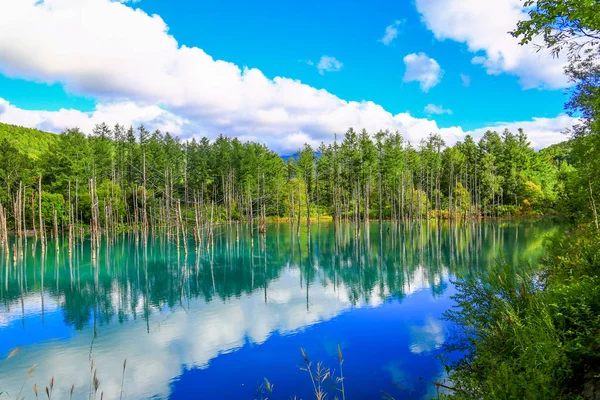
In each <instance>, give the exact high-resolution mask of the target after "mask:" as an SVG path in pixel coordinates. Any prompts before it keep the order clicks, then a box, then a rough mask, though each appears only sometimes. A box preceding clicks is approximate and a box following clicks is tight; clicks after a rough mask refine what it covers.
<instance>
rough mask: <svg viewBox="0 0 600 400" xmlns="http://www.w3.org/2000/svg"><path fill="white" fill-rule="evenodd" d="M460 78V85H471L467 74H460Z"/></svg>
mask: <svg viewBox="0 0 600 400" xmlns="http://www.w3.org/2000/svg"><path fill="white" fill-rule="evenodd" d="M460 80H461V82H462V85H463V86H464V87H469V86H471V77H470V76H469V75H466V74H460Z"/></svg>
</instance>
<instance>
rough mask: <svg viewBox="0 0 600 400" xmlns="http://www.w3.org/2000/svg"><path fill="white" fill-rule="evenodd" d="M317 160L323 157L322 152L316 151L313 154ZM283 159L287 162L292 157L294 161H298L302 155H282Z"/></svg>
mask: <svg viewBox="0 0 600 400" xmlns="http://www.w3.org/2000/svg"><path fill="white" fill-rule="evenodd" d="M313 153H314V155H315V157H316V158H319V157H321V152H320V151H314V152H313ZM280 157H281V158H283V159H284V160H285V161H287V160H288V159H289V158H290V157H291V158H293V159H294V161H298V158H299V157H300V153H297V152H296V153H294V154H288V155H280Z"/></svg>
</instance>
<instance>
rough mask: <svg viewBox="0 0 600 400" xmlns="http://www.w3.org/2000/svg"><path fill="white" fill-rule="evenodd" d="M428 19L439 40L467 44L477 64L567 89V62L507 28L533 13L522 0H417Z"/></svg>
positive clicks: (525, 81) (527, 82)
mask: <svg viewBox="0 0 600 400" xmlns="http://www.w3.org/2000/svg"><path fill="white" fill-rule="evenodd" d="M416 6H417V10H418V11H419V13H421V16H422V19H423V22H424V23H425V25H426V26H427V28H428V29H430V30H431V31H432V32H433V34H434V35H435V37H436V38H437V39H439V40H444V39H451V40H455V41H457V42H462V43H466V44H467V47H468V49H469V51H470V52H472V53H475V56H474V57H473V63H475V64H480V65H482V66H484V67H485V68H486V70H487V72H488V73H489V74H493V75H497V74H500V73H509V74H512V75H516V76H518V77H519V80H520V84H521V85H522V86H523V88H535V87H544V88H551V89H556V88H564V87H567V86H568V81H567V78H566V77H565V75H564V74H563V67H564V65H565V61H564V60H562V59H556V58H553V57H552V56H551V55H550V54H549V53H548V52H547V51H541V52H536V48H535V46H534V45H532V44H530V45H526V46H520V45H519V43H518V40H517V39H516V38H514V37H512V36H511V35H510V34H509V33H508V32H509V31H512V30H513V29H515V28H516V24H517V22H518V21H520V20H523V19H526V18H528V16H527V14H526V13H525V12H524V11H523V2H522V1H521V0H494V1H482V0H416Z"/></svg>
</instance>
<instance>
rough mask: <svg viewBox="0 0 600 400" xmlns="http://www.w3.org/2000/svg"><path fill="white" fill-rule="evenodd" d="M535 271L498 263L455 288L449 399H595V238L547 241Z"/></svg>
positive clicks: (599, 284)
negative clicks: (455, 356)
mask: <svg viewBox="0 0 600 400" xmlns="http://www.w3.org/2000/svg"><path fill="white" fill-rule="evenodd" d="M546 248H547V250H546V255H545V257H544V258H543V261H542V263H541V269H533V268H531V267H530V266H525V265H522V266H520V267H518V268H513V267H511V266H509V265H498V266H495V267H494V268H492V269H491V271H490V272H489V273H487V274H486V275H485V276H482V277H481V278H479V279H478V280H471V281H466V280H465V281H460V282H457V288H458V294H457V295H455V296H454V300H455V301H456V306H455V307H454V308H453V309H451V310H449V311H448V312H447V313H446V318H447V319H448V320H450V321H451V322H453V323H455V324H456V327H457V329H458V331H457V335H456V336H455V339H454V340H453V341H452V344H451V345H449V348H448V350H451V351H461V352H462V353H463V354H464V357H463V358H462V359H461V360H460V361H459V362H457V363H455V364H453V365H450V366H448V367H447V369H448V371H449V372H450V375H449V376H450V380H451V381H452V384H453V387H454V390H453V391H451V393H450V394H448V397H450V398H456V399H462V398H480V399H573V398H597V397H595V396H599V395H600V379H599V377H600V276H599V270H600V234H599V233H598V232H597V230H596V228H595V227H588V226H580V227H576V228H572V229H571V230H570V231H568V232H567V234H565V235H561V236H558V237H555V238H551V239H548V241H547V243H546Z"/></svg>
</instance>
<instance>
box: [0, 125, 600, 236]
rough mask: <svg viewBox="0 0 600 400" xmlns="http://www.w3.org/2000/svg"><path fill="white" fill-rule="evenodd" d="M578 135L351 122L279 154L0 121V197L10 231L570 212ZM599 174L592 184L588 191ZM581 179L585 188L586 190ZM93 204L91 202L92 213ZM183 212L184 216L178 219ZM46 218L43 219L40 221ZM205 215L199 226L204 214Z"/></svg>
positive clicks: (252, 147) (582, 199)
mask: <svg viewBox="0 0 600 400" xmlns="http://www.w3.org/2000/svg"><path fill="white" fill-rule="evenodd" d="M576 147H577V146H575V145H573V142H566V143H562V144H560V145H555V146H552V147H549V148H547V149H544V150H542V151H539V152H537V151H535V150H534V149H533V148H532V147H531V145H530V143H529V142H528V140H527V136H526V133H525V132H523V131H521V130H519V132H516V133H512V132H509V131H504V132H501V133H498V132H487V133H485V135H483V137H482V138H481V139H480V140H479V141H478V142H476V141H475V140H474V139H473V138H472V137H470V136H467V137H466V138H465V139H464V141H462V142H459V143H456V144H455V145H454V146H446V145H445V143H444V141H443V140H442V139H441V137H440V136H439V135H438V134H431V135H430V136H429V137H428V138H425V139H423V140H422V141H421V142H420V143H418V144H411V143H409V142H406V141H405V140H404V139H403V137H402V135H401V134H399V133H398V132H394V133H392V132H388V131H385V132H383V131H380V132H377V133H375V134H374V135H370V134H369V133H368V132H366V131H364V130H363V131H361V132H356V131H354V130H353V129H349V130H348V131H347V132H346V133H345V134H344V135H343V137H340V140H339V141H338V140H336V141H334V142H333V143H330V144H325V143H323V144H321V146H319V148H318V149H313V148H312V147H311V146H309V145H305V146H304V147H303V148H302V149H299V151H298V154H297V155H295V156H294V157H289V158H288V159H285V160H284V159H283V158H282V157H280V156H279V155H277V154H276V153H275V152H273V151H271V150H269V149H268V148H267V147H266V146H264V145H261V144H258V143H252V142H246V143H242V142H240V141H239V140H237V139H235V138H234V139H231V138H228V137H225V136H219V137H218V138H217V139H216V140H214V141H209V140H208V139H205V138H204V139H201V140H200V141H196V140H191V141H181V140H180V139H178V138H177V137H174V136H172V135H170V134H169V133H168V132H166V133H163V132H160V131H158V130H156V131H154V132H150V131H148V130H146V128H144V126H139V127H137V128H133V127H124V126H121V125H115V126H114V127H109V126H107V125H105V124H99V125H97V126H96V127H95V129H94V130H93V132H89V133H87V134H86V133H83V132H81V131H80V130H79V129H77V128H73V129H68V130H66V131H64V132H63V133H61V134H60V135H53V134H50V133H45V132H40V131H37V130H32V129H27V128H20V127H15V126H11V125H6V124H0V203H1V204H2V205H3V207H4V210H5V214H6V216H5V223H6V225H7V229H8V230H16V231H18V232H23V233H25V232H27V231H32V230H37V229H38V228H39V226H40V224H43V225H44V226H46V228H49V227H52V225H53V223H54V222H53V220H54V214H55V213H56V219H57V221H56V225H57V227H58V229H67V228H66V227H67V226H68V225H69V224H74V225H81V226H90V225H91V221H92V218H93V214H94V213H95V212H96V214H97V215H96V220H97V221H96V222H97V223H98V225H99V227H101V229H108V230H120V229H123V228H124V227H129V228H136V227H140V226H145V227H146V228H153V229H155V228H158V227H161V226H165V225H168V224H169V223H170V222H172V221H173V220H180V221H181V222H182V223H183V221H193V222H194V225H199V224H200V223H199V222H198V221H195V220H198V219H201V220H202V221H207V220H208V219H211V220H212V221H214V222H218V221H221V222H226V221H239V220H259V221H263V222H264V221H265V220H266V219H267V218H269V217H272V218H281V219H288V220H291V221H295V222H302V223H304V222H305V221H306V222H307V223H308V224H310V219H308V218H306V217H308V216H311V218H312V219H313V220H314V219H321V218H331V217H333V218H334V219H335V220H338V221H339V220H344V219H348V220H353V221H356V222H358V221H366V220H370V219H371V220H372V219H375V220H376V219H392V220H416V219H420V220H427V219H436V218H443V219H454V220H459V219H466V218H481V217H502V216H515V215H538V214H548V213H565V212H569V211H572V210H575V209H581V208H583V205H585V204H586V203H587V202H588V201H589V195H588V194H587V192H584V193H583V194H582V195H581V194H578V193H577V192H576V191H573V190H570V189H569V188H573V187H577V186H579V185H581V182H580V181H581V179H582V177H581V176H580V175H581V174H580V173H578V169H576V167H575V165H577V162H576V159H575V156H574V153H575V152H576ZM596 184H597V182H593V183H592V186H590V190H593V191H595V192H596V193H598V192H600V188H596V187H595V185H596ZM587 186H588V185H587V184H586V187H587ZM93 199H97V200H98V202H97V204H95V207H96V208H97V210H94V207H93V206H92V205H93V203H94V202H93V201H92V200H93ZM178 213H180V214H178ZM40 216H41V219H40ZM200 222H201V221H200Z"/></svg>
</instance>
